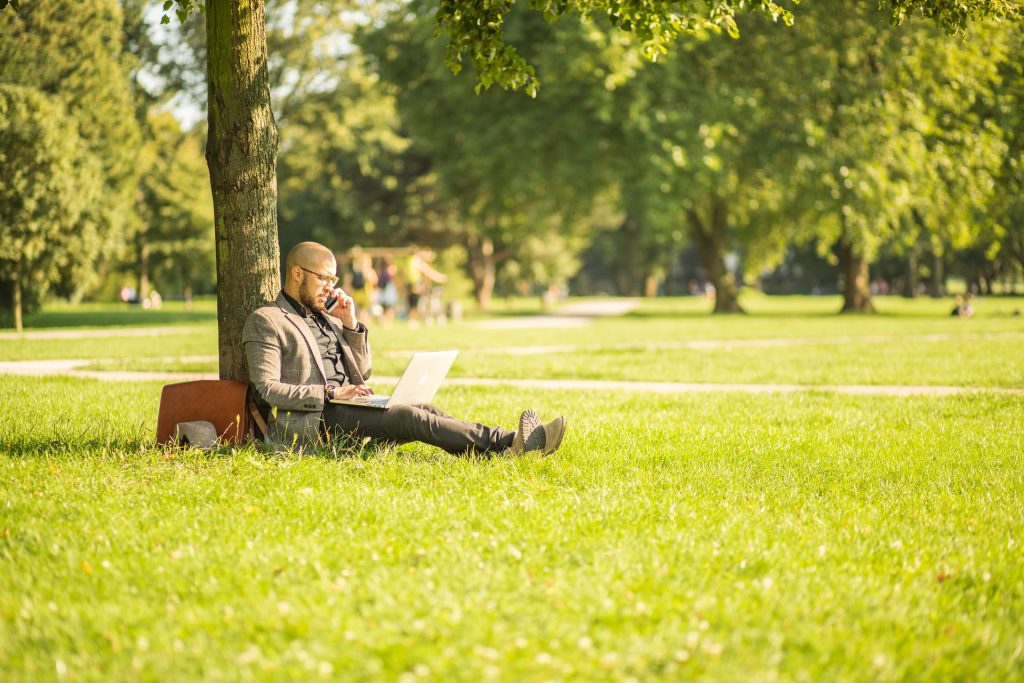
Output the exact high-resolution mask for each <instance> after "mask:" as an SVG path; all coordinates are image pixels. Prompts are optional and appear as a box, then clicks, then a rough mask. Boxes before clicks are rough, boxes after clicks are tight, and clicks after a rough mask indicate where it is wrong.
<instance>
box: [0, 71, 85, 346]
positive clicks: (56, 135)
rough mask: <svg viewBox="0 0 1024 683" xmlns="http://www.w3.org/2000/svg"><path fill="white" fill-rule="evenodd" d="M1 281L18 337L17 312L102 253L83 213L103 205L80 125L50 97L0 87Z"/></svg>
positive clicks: (19, 322) (20, 88)
mask: <svg viewBox="0 0 1024 683" xmlns="http://www.w3.org/2000/svg"><path fill="white" fill-rule="evenodd" d="M0 168H3V169H4V181H3V183H0V226H3V230H2V231H0V280H2V283H3V289H4V290H6V291H5V293H6V294H8V295H9V297H8V296H5V297H4V299H5V300H4V304H5V305H4V308H5V309H6V310H8V311H10V314H11V317H12V322H13V323H14V327H15V329H16V330H17V331H19V332H20V331H21V330H22V311H23V309H24V308H26V307H27V308H31V307H33V306H35V305H37V304H38V303H39V302H40V301H41V299H42V297H43V296H44V295H45V294H46V292H47V291H48V290H49V289H50V288H51V287H52V286H53V285H54V284H56V283H59V282H60V281H61V280H62V278H63V277H64V273H66V272H68V271H69V270H74V268H73V267H72V264H73V263H74V262H76V261H78V262H81V261H85V262H88V261H90V260H91V259H94V258H96V257H97V256H98V255H99V253H100V250H101V248H102V240H101V239H100V238H99V235H98V233H99V230H98V226H96V225H95V223H93V222H92V219H91V218H90V217H88V208H89V207H90V206H93V205H94V204H95V203H96V202H97V201H98V200H99V198H100V194H101V185H100V179H99V173H98V171H99V169H100V164H99V162H98V160H97V159H96V158H95V157H94V156H93V155H92V154H91V153H90V152H89V151H88V149H87V146H86V144H85V142H84V141H83V140H82V139H81V138H80V137H79V135H78V126H77V123H76V122H75V121H74V119H72V118H71V117H70V116H69V115H68V114H67V113H66V112H65V110H64V107H63V105H62V104H61V103H60V102H59V101H57V100H56V98H53V97H51V96H48V95H46V94H44V93H42V92H40V91H39V90H36V89H34V88H29V87H26V86H18V85H9V84H0Z"/></svg>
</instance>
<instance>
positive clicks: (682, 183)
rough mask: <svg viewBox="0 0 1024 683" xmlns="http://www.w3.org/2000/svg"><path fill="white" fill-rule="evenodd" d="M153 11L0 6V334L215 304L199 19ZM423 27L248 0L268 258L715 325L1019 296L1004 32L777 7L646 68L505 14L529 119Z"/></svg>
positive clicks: (1018, 213)
mask: <svg viewBox="0 0 1024 683" xmlns="http://www.w3.org/2000/svg"><path fill="white" fill-rule="evenodd" d="M162 5H163V3H150V2H146V1H145V0H121V1H120V2H115V0H88V1H86V2H74V3H72V2H45V3H44V2H32V3H29V2H25V3H21V5H20V6H19V9H18V11H17V12H14V11H11V9H10V8H8V9H7V10H5V11H2V12H0V109H3V112H4V114H3V115H2V116H0V158H2V161H3V163H2V166H3V168H4V175H5V178H4V186H5V187H4V188H3V189H0V216H3V228H2V230H3V231H4V234H3V236H2V244H3V250H2V254H0V259H3V262H4V266H5V267H4V268H3V275H0V310H2V311H3V315H5V316H6V317H7V322H8V323H10V322H12V321H13V318H14V315H15V308H16V306H15V295H16V294H17V297H18V299H17V300H18V301H20V303H21V306H22V307H24V308H25V309H26V310H32V309H33V308H34V307H37V306H38V305H39V304H40V303H41V302H43V301H45V300H46V299H47V298H48V297H55V296H56V297H63V298H68V299H71V300H80V299H83V298H92V299H111V298H114V297H116V296H117V295H118V294H119V293H120V292H122V290H123V289H124V288H125V287H126V286H130V288H131V289H133V290H135V294H136V297H137V298H140V299H142V298H145V297H146V296H147V295H148V294H149V293H150V290H152V289H158V290H159V291H160V293H162V294H163V296H164V297H167V296H171V297H175V298H185V299H186V300H189V299H190V298H191V297H192V296H193V295H194V294H204V293H209V292H211V291H213V289H214V287H215V282H214V273H215V268H214V240H213V210H212V206H211V199H210V189H209V180H208V175H207V171H206V165H205V160H204V158H203V150H204V146H205V120H204V115H203V112H204V111H205V95H206V86H205V49H204V44H205V36H204V25H203V22H202V19H201V16H200V15H198V14H193V15H191V16H189V17H188V18H187V19H186V20H185V22H184V23H182V24H180V25H179V24H178V22H177V21H172V22H171V23H170V24H169V25H162V24H161V23H160V18H161V12H162ZM437 9H438V6H437V4H436V3H434V2H430V1H429V0H411V1H409V2H397V1H393V0H391V1H389V0H382V1H380V2H374V1H371V0H316V1H314V0H270V1H269V2H268V4H267V25H268V42H269V51H270V64H269V67H270V77H271V94H272V97H273V102H274V112H275V117H276V121H277V124H278V126H279V127H280V140H281V143H280V155H279V166H278V187H279V233H280V242H281V247H282V253H286V252H287V250H288V249H289V248H290V247H291V246H292V245H294V244H295V243H297V242H299V241H302V240H305V239H314V240H318V241H321V242H324V243H325V244H328V245H329V246H331V247H333V248H335V249H336V250H338V252H339V253H342V252H345V251H346V250H348V249H349V248H350V247H353V246H356V245H359V246H362V247H379V248H390V247H394V248H405V247H409V246H412V245H418V246H423V247H428V248H430V249H432V250H433V251H434V252H435V253H437V254H438V255H439V256H438V259H437V260H436V261H435V264H434V265H435V267H438V268H439V269H441V270H443V271H445V272H447V273H448V274H449V275H450V276H451V279H450V281H449V286H448V291H447V292H446V295H447V296H449V297H459V296H465V297H474V298H475V299H476V301H477V302H478V303H479V304H481V305H483V306H486V305H487V304H488V302H489V301H490V299H491V297H492V296H495V295H497V296H502V295H509V294H517V295H534V294H536V295H541V294H543V293H545V292H550V291H552V289H553V288H555V289H558V290H559V291H565V289H566V288H568V290H569V291H571V292H572V293H574V294H597V293H608V294H620V295H641V294H643V295H658V294H687V293H703V292H705V291H706V290H710V289H712V288H713V289H714V291H715V292H716V296H715V303H714V310H716V311H722V312H727V311H737V310H740V308H739V303H738V299H737V293H738V290H739V288H740V287H743V286H749V287H758V288H761V289H762V290H764V291H766V292H769V293H790V292H792V293H797V292H800V293H805V292H836V291H839V292H842V293H843V294H844V301H845V306H844V308H845V309H846V310H857V311H865V310H871V296H872V294H876V293H879V292H888V293H899V294H903V295H905V296H915V295H920V294H930V295H943V294H945V293H946V289H947V286H948V283H949V282H950V281H951V279H952V278H956V279H957V281H958V282H959V281H963V282H964V283H965V286H966V287H967V288H970V289H972V290H974V291H977V292H978V293H984V294H990V293H997V292H1003V291H1014V290H1016V291H1019V290H1020V288H1021V287H1024V283H1022V282H1021V280H1022V276H1024V142H1022V138H1024V114H1022V112H1024V73H1022V68H1024V67H1022V63H1024V34H1022V30H1021V26H1020V24H1015V23H1011V22H1002V23H1000V22H998V21H996V20H991V21H986V22H979V23H972V24H970V25H968V26H966V27H965V29H964V30H965V33H964V35H960V36H953V37H951V36H948V35H946V34H945V33H944V32H943V31H942V30H940V28H938V27H937V26H936V25H935V24H934V23H933V22H928V21H925V20H920V19H914V18H913V17H909V18H908V19H907V20H906V21H905V22H904V23H903V24H902V25H901V26H899V27H893V26H892V22H891V17H890V15H889V14H888V13H886V12H880V11H878V10H877V9H876V8H875V6H874V3H864V2H843V3H820V2H819V3H803V4H801V5H800V6H799V12H796V13H795V22H794V25H793V26H792V27H787V26H784V25H782V24H781V23H773V22H772V21H770V20H769V19H768V18H766V17H765V16H763V15H760V14H750V15H743V16H737V18H736V21H737V23H738V29H739V38H738V39H735V38H732V37H730V36H728V35H725V34H724V33H719V32H716V31H714V30H706V31H698V32H697V34H696V35H694V36H691V37H683V38H680V39H679V40H677V41H676V42H675V43H674V44H673V45H672V46H671V49H669V50H668V51H667V52H664V53H662V52H661V51H660V50H655V51H654V52H653V53H651V51H650V50H647V49H645V45H644V44H643V40H644V38H643V36H638V35H636V34H627V33H622V32H621V31H617V30H615V28H614V27H613V26H612V25H611V23H610V22H609V20H608V19H606V18H602V17H600V16H595V17H593V18H590V19H588V20H584V21H576V20H571V21H570V20H562V21H554V22H550V21H547V20H545V18H544V17H543V16H541V15H539V14H537V13H535V12H531V11H528V10H527V9H526V8H524V7H521V6H517V5H511V9H510V11H509V12H508V13H507V15H506V16H505V17H504V20H503V30H504V39H505V40H506V41H507V42H508V43H509V44H510V45H512V46H513V47H514V48H515V50H516V53H517V54H518V55H521V56H522V57H523V58H524V59H526V60H527V61H528V62H529V64H530V65H531V66H532V67H533V68H534V69H535V73H536V76H537V77H538V79H539V83H540V90H539V92H538V93H537V95H536V97H530V96H529V95H527V94H524V93H522V92H511V91H506V90H502V89H501V88H499V87H482V86H480V85H478V83H479V81H478V76H479V74H476V73H474V72H473V69H472V68H467V69H465V70H463V71H462V72H461V73H459V74H453V73H452V72H451V70H450V68H449V66H450V59H451V55H450V53H449V50H448V46H447V45H446V41H445V40H444V39H439V38H438V37H437V18H436V17H435V14H436V12H437ZM645 52H646V53H648V56H655V57H657V58H656V59H654V60H651V59H648V58H645V56H644V53H645ZM480 80H482V81H483V82H484V83H487V82H489V81H488V79H486V78H483V79H480ZM490 82H500V78H499V79H491V81H490ZM40 169H44V170H40ZM45 169H49V170H45ZM32 173H37V174H38V173H42V176H40V177H45V178H47V179H48V180H47V181H46V182H45V183H44V182H41V181H39V180H38V179H35V180H34V179H33V176H32ZM16 290H19V291H17V292H16Z"/></svg>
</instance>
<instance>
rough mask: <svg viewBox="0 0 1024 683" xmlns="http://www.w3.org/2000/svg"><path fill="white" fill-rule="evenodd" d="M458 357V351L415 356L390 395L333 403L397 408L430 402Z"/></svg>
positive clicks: (433, 352)
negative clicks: (396, 406) (398, 406)
mask: <svg viewBox="0 0 1024 683" xmlns="http://www.w3.org/2000/svg"><path fill="white" fill-rule="evenodd" d="M457 355H459V352H458V351H420V352H418V353H414V354H413V355H412V358H411V359H410V360H409V364H408V365H407V366H405V372H403V373H402V376H401V378H399V380H398V384H397V385H395V390H394V391H393V392H391V395H390V396H383V395H379V394H371V395H370V396H360V397H359V398H352V399H341V398H337V399H334V400H333V401H331V402H332V403H345V404H347V405H354V406H364V407H367V408H390V407H391V406H395V405H408V404H415V403H430V401H431V400H433V398H434V395H435V394H436V393H437V390H438V389H439V388H440V387H441V382H443V381H444V377H445V375H447V374H448V369H449V368H451V366H452V363H454V362H455V356H457Z"/></svg>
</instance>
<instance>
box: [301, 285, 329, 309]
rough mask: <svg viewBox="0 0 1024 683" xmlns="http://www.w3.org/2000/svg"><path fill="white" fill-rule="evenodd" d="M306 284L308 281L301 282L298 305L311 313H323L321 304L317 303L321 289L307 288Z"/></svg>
mask: <svg viewBox="0 0 1024 683" xmlns="http://www.w3.org/2000/svg"><path fill="white" fill-rule="evenodd" d="M308 282H309V280H307V281H306V282H303V283H302V286H301V287H300V288H299V303H300V304H302V305H303V306H305V307H306V308H308V309H309V310H311V311H323V308H324V307H323V304H322V303H321V302H319V301H317V298H318V297H319V296H320V292H321V290H322V289H323V288H322V287H308V286H307V283H308Z"/></svg>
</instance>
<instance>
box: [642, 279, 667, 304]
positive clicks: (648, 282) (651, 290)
mask: <svg viewBox="0 0 1024 683" xmlns="http://www.w3.org/2000/svg"><path fill="white" fill-rule="evenodd" d="M663 279H664V278H662V277H660V276H658V275H656V274H655V273H650V274H648V275H647V278H646V279H645V280H644V296H645V297H647V298H648V299H653V298H654V297H656V296H658V285H660V284H661V281H662V280H663Z"/></svg>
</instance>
